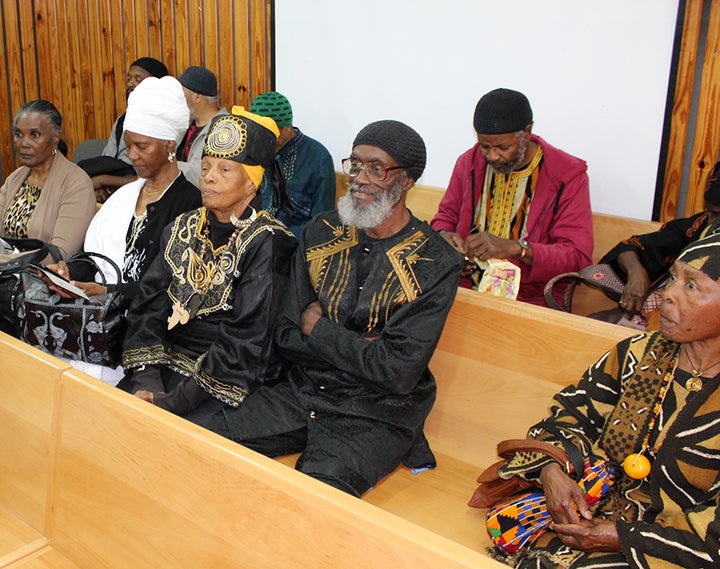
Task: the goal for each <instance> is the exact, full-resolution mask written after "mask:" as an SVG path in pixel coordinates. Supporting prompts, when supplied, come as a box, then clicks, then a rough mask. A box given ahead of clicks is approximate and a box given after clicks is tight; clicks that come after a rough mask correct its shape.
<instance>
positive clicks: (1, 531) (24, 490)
mask: <svg viewBox="0 0 720 569" xmlns="http://www.w3.org/2000/svg"><path fill="white" fill-rule="evenodd" d="M0 353H1V354H2V356H1V360H0V361H2V366H0V392H2V397H1V398H0V417H2V419H1V420H0V457H2V462H1V464H2V467H1V468H0V567H5V566H8V565H10V564H11V563H13V562H16V561H17V560H19V559H23V558H25V557H26V556H27V555H30V554H32V553H33V552H36V551H39V550H41V549H43V548H44V547H46V546H47V544H48V538H47V537H46V536H45V535H44V532H45V517H46V514H47V508H48V501H47V489H48V488H49V485H50V480H51V473H52V458H53V437H54V424H53V417H54V413H55V403H56V393H57V386H58V382H59V380H60V376H61V374H62V372H63V370H66V369H68V368H69V367H70V366H69V365H68V364H66V363H64V362H61V361H60V360H58V359H56V358H54V357H51V356H48V355H46V354H44V353H42V352H40V351H38V350H34V349H30V348H28V346H26V345H25V344H23V343H22V342H20V341H18V340H16V339H14V338H11V337H9V336H7V335H5V334H0Z"/></svg>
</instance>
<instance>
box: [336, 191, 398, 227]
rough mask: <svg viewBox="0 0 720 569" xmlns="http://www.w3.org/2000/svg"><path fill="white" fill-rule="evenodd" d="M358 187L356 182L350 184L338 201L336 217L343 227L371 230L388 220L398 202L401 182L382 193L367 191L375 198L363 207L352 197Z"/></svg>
mask: <svg viewBox="0 0 720 569" xmlns="http://www.w3.org/2000/svg"><path fill="white" fill-rule="evenodd" d="M359 187H360V186H359V185H358V184H357V183H356V182H351V183H350V186H349V187H348V191H347V193H346V194H345V195H344V196H343V197H341V198H340V199H339V200H338V215H339V216H340V221H342V222H343V225H354V226H355V227H357V228H358V229H363V230H364V229H373V228H375V227H377V226H378V225H380V224H381V223H382V222H383V221H385V220H386V219H387V218H388V216H389V215H390V212H391V211H392V208H393V206H394V205H395V204H396V203H398V202H399V201H400V197H401V196H402V180H401V179H398V181H397V182H395V184H394V185H393V186H392V187H391V188H389V189H388V190H386V191H384V192H383V191H379V192H378V191H375V190H369V191H370V192H371V193H372V194H373V195H374V196H375V200H374V201H373V202H372V203H371V204H370V205H367V206H364V207H363V206H360V205H358V200H357V199H356V198H355V196H353V195H352V191H353V189H357V188H359ZM366 191H367V190H366Z"/></svg>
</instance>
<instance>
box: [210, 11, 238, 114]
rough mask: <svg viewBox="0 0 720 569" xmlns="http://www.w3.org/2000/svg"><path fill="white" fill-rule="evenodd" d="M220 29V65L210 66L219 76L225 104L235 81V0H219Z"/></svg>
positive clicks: (222, 102)
mask: <svg viewBox="0 0 720 569" xmlns="http://www.w3.org/2000/svg"><path fill="white" fill-rule="evenodd" d="M218 14H219V15H220V18H219V31H218V41H217V44H218V51H219V53H220V56H219V61H218V66H217V68H215V69H213V68H212V67H211V68H210V69H211V70H212V72H213V73H215V75H217V78H218V93H219V94H220V97H221V104H223V105H225V104H227V103H226V102H227V101H229V100H230V97H231V96H232V93H233V84H234V81H235V53H234V48H233V24H234V18H233V17H232V15H233V0H219V1H218Z"/></svg>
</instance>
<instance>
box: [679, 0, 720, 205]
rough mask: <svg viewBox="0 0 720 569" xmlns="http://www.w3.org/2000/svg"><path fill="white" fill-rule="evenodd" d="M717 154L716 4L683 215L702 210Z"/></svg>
mask: <svg viewBox="0 0 720 569" xmlns="http://www.w3.org/2000/svg"><path fill="white" fill-rule="evenodd" d="M718 154H720V1H717V0H716V1H713V2H711V3H710V21H709V22H708V28H707V39H706V43H705V58H704V60H703V67H702V83H701V84H700V98H699V101H698V118H697V127H696V129H695V140H694V143H693V154H692V158H691V162H690V180H689V182H688V195H687V200H686V202H685V215H686V216H687V215H692V214H694V213H697V212H699V211H702V210H703V192H704V190H705V180H706V178H707V175H708V172H709V171H710V169H711V168H712V167H713V165H714V164H715V162H717V160H718Z"/></svg>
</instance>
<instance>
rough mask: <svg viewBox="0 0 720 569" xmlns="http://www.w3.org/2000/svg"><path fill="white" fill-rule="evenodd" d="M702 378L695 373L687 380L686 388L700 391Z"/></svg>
mask: <svg viewBox="0 0 720 569" xmlns="http://www.w3.org/2000/svg"><path fill="white" fill-rule="evenodd" d="M702 386H703V383H702V379H700V378H699V377H697V376H695V375H693V376H692V377H691V378H690V379H688V380H687V381H686V382H685V389H687V390H688V391H700V390H701V389H702Z"/></svg>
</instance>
